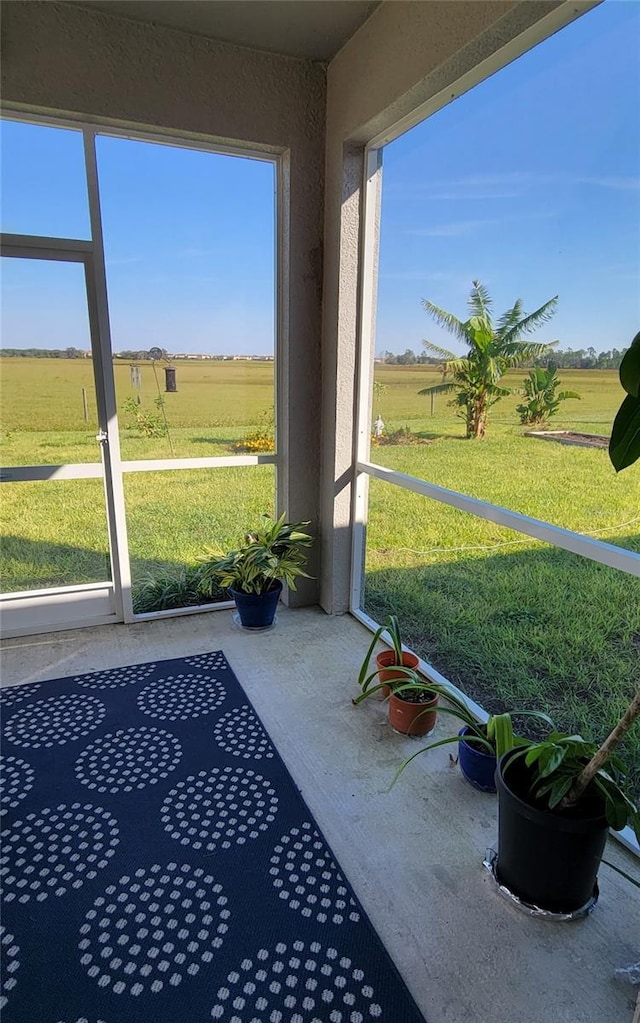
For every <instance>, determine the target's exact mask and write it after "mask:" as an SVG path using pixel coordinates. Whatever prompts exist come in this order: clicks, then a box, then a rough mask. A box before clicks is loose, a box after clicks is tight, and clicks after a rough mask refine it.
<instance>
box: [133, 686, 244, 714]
mask: <svg viewBox="0 0 640 1023" xmlns="http://www.w3.org/2000/svg"><path fill="white" fill-rule="evenodd" d="M226 695H227V692H226V689H225V687H224V686H223V684H222V682H219V681H218V679H216V678H212V677H211V676H210V675H168V676H167V677H166V678H162V679H159V680H158V681H155V682H148V683H147V685H146V686H145V687H144V689H142V690H141V692H140V693H139V694H138V701H137V702H138V707H139V708H140V710H141V711H142V712H143V714H148V715H149V717H152V718H158V719H159V720H160V721H187V720H189V719H190V718H199V717H202V715H203V714H209V713H211V711H212V710H216V708H217V707H219V706H220V704H221V703H222V702H223V700H224V698H225V696H226Z"/></svg>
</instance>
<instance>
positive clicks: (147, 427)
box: [122, 394, 168, 437]
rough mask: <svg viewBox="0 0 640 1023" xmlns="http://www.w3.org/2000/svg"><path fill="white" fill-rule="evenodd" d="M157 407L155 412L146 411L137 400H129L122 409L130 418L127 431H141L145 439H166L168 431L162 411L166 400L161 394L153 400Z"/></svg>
mask: <svg viewBox="0 0 640 1023" xmlns="http://www.w3.org/2000/svg"><path fill="white" fill-rule="evenodd" d="M153 404H154V405H155V407H156V411H155V412H151V411H149V410H148V409H144V408H143V407H142V405H141V404H139V402H138V400H136V398H127V399H126V401H125V402H124V403H123V405H122V409H123V411H124V412H125V414H126V415H127V416H128V417H129V421H128V422H127V424H126V428H127V430H139V431H140V433H142V434H144V436H145V437H166V435H167V433H168V430H167V424H166V422H165V420H164V416H163V414H162V410H163V408H164V398H163V397H162V395H161V394H159V395H158V397H157V398H154V399H153Z"/></svg>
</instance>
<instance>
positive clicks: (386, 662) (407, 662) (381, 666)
mask: <svg viewBox="0 0 640 1023" xmlns="http://www.w3.org/2000/svg"><path fill="white" fill-rule="evenodd" d="M418 663H419V662H418V658H417V657H416V655H415V654H410V653H407V652H406V651H404V650H403V651H402V664H403V666H404V667H405V668H417V667H418ZM376 667H377V668H378V680H379V682H380V683H382V682H384V683H385V687H384V689H381V690H380V692H381V694H382V697H383V698H384V697H385V696H388V695H389V693H390V692H391V688H390V686H389V685H387V684H386V683H389V682H392V681H393V680H394V679H397V678H402V676H401V675H399V674H398V672H397V671H395V672H394V670H393V669H394V667H395V668H397V667H398V664H397V661H396V652H395V650H383V651H382V653H381V654H376ZM406 681H408V679H407V680H406Z"/></svg>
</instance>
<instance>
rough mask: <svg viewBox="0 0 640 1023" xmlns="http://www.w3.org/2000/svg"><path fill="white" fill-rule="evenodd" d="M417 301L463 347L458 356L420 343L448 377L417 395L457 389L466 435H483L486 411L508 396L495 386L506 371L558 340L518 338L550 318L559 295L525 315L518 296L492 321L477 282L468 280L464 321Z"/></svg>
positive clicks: (539, 354) (486, 297)
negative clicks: (437, 359) (441, 362)
mask: <svg viewBox="0 0 640 1023" xmlns="http://www.w3.org/2000/svg"><path fill="white" fill-rule="evenodd" d="M422 304H423V306H424V308H425V310H426V311H427V312H428V313H429V315H430V316H432V317H433V319H434V320H435V321H436V323H437V324H439V326H441V327H444V328H445V330H448V331H449V333H450V334H453V335H454V337H456V338H457V339H458V340H459V341H462V342H463V343H464V344H465V345H466V346H467V348H468V353H467V355H465V356H462V357H459V356H457V355H455V354H454V352H449V351H447V349H446V348H440V347H439V346H438V345H435V344H433V342H431V341H423V345H424V347H425V348H426V349H427V351H428V352H431V353H432V354H434V355H438V356H440V358H442V359H444V360H445V369H446V371H447V373H448V374H449V375H450V376H451V380H449V381H447V382H444V383H441V384H434V385H433V387H425V388H424V389H423V390H422V391H419V392H418V393H419V394H443V393H445V392H447V391H456V392H457V393H456V396H455V398H454V404H456V405H458V406H459V407H460V409H464V412H463V415H464V418H465V420H466V425H467V437H475V438H478V439H482V438H483V437H484V435H485V431H486V427H487V416H488V413H489V409H490V408H491V406H492V405H494V404H495V403H496V402H497V401H499V400H500V398H505V397H506V396H507V395H509V394H511V389H510V388H509V387H503V386H500V385H499V381H500V380H501V378H502V377H503V376H504V374H505V373H506V372H507V370H508V369H512V368H513V367H514V366H518V365H519V364H520V363H522V362H526V361H528V360H529V359H537V358H541V357H543V356H545V355H549V354H550V352H551V349H552V348H553V346H554V345H556V344H557V343H558V342H557V341H552V342H551V343H550V344H542V343H539V342H533V341H522V340H521V338H522V336H523V334H528V333H529V332H530V331H532V330H535V329H536V328H537V327H539V326H540V325H541V324H543V323H547V321H548V320H550V319H551V317H552V316H553V314H554V313H555V311H556V307H557V304H558V296H557V295H556V296H555V298H552V299H550V300H549V301H548V302H545V304H544V305H543V306H540V308H539V309H536V311H535V312H534V313H529V314H528V315H526V314H525V313H524V310H523V308H522V301H521V299H518V300H517V301H516V302H515V304H514V305H513V307H512V308H511V309H507V311H506V312H505V313H503V314H502V316H501V317H500V319H499V320H498V322H497V323H496V324H494V323H493V322H492V320H491V296H490V295H489V292H488V291H487V289H486V288H485V287H484V285H483V284H481V283H480V281H473V284H472V288H471V294H470V295H469V299H468V306H469V312H470V314H471V315H470V316H469V319H468V320H466V321H465V322H464V323H463V322H462V321H461V320H459V319H458V317H457V316H454V315H453V313H448V312H446V311H445V310H444V309H440V307H439V306H437V305H434V304H433V302H427V301H426V300H425V301H423V303H422Z"/></svg>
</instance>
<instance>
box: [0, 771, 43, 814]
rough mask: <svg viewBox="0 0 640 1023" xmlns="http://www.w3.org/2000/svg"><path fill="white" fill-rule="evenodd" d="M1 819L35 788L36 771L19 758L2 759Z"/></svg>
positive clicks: (0, 772) (0, 776)
mask: <svg viewBox="0 0 640 1023" xmlns="http://www.w3.org/2000/svg"><path fill="white" fill-rule="evenodd" d="M0 778H1V779H2V792H1V793H0V807H1V809H0V817H1V816H3V815H4V814H5V813H8V812H9V810H13V809H14V807H16V806H17V805H18V803H19V802H20V800H21V799H24V797H25V796H26V795H27V793H28V792H29V791H30V790H31V789H32V788H33V779H34V778H35V771H34V770H33V768H32V767H31V765H30V764H28V763H27V762H26V761H25V760H21V759H20V758H19V757H11V756H8V757H0Z"/></svg>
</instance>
